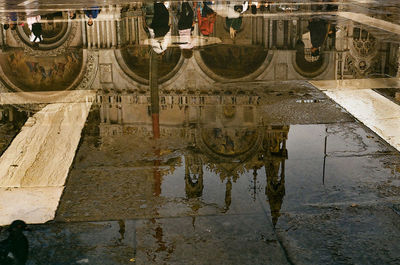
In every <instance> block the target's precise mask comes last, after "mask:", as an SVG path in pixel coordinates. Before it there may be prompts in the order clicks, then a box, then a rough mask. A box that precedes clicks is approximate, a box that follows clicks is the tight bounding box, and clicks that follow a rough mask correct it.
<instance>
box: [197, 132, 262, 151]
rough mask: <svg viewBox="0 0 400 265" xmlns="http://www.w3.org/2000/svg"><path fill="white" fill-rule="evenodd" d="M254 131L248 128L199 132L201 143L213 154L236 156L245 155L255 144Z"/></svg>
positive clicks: (256, 134) (255, 134)
mask: <svg viewBox="0 0 400 265" xmlns="http://www.w3.org/2000/svg"><path fill="white" fill-rule="evenodd" d="M258 136H259V135H258V133H257V131H256V129H254V130H252V129H249V128H246V129H238V128H204V129H202V130H201V138H202V141H203V143H204V144H205V145H206V146H207V147H208V148H209V149H210V150H211V151H212V152H213V153H215V154H217V155H222V156H236V155H241V154H245V153H246V152H248V151H249V150H250V149H252V148H253V146H254V145H255V144H256V143H257V140H258Z"/></svg>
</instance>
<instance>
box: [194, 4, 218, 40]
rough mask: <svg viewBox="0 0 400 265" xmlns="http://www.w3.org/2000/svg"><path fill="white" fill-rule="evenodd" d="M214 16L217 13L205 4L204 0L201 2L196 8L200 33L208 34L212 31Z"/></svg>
mask: <svg viewBox="0 0 400 265" xmlns="http://www.w3.org/2000/svg"><path fill="white" fill-rule="evenodd" d="M200 9H201V10H200ZM216 17H217V14H216V13H215V12H214V10H212V9H211V8H210V7H209V6H208V5H207V3H206V2H203V4H202V6H201V8H200V7H198V8H197V20H198V23H199V30H200V32H201V34H203V35H204V36H209V35H210V34H212V33H213V32H214V24H215V21H216Z"/></svg>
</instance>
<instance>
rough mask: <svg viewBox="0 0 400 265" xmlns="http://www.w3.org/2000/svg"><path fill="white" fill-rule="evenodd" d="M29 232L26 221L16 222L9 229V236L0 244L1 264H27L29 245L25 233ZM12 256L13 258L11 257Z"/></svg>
mask: <svg viewBox="0 0 400 265" xmlns="http://www.w3.org/2000/svg"><path fill="white" fill-rule="evenodd" d="M26 230H29V229H28V228H27V225H26V223H25V222H24V221H21V220H15V221H13V222H12V224H11V225H10V227H9V228H8V232H9V236H8V237H7V239H5V240H3V241H1V242H0V264H19V265H23V264H26V261H27V260H28V251H29V243H28V240H27V238H26V236H25V235H24V234H23V231H26ZM9 254H12V258H11V257H10V256H9Z"/></svg>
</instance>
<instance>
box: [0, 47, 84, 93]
mask: <svg viewBox="0 0 400 265" xmlns="http://www.w3.org/2000/svg"><path fill="white" fill-rule="evenodd" d="M0 65H1V68H2V70H3V72H4V74H5V76H6V77H7V78H8V79H9V81H10V82H11V83H12V84H13V85H15V86H16V87H18V88H19V89H21V90H23V91H60V90H65V89H67V88H68V87H69V86H70V85H71V84H72V83H73V82H74V81H75V79H76V78H77V76H78V75H79V73H80V71H81V68H82V51H79V50H69V51H66V52H64V53H63V54H60V55H57V56H30V55H27V54H25V53H24V52H23V51H22V50H12V51H8V52H7V53H3V54H2V55H1V59H0Z"/></svg>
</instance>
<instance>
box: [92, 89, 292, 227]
mask: <svg viewBox="0 0 400 265" xmlns="http://www.w3.org/2000/svg"><path fill="white" fill-rule="evenodd" d="M160 98H161V100H160V101H161V111H160V132H161V138H160V140H161V143H163V142H162V140H163V139H167V141H168V144H167V146H165V148H167V149H170V150H176V149H178V150H180V151H178V152H179V153H183V159H184V178H183V180H184V182H185V194H186V198H187V199H189V200H191V199H196V198H201V197H202V196H203V194H204V192H206V191H204V174H205V170H206V171H207V172H212V173H214V174H216V175H217V176H219V178H220V180H221V181H222V182H223V183H225V199H224V200H225V203H224V207H223V209H221V211H222V212H227V211H228V210H229V209H230V205H231V202H232V189H233V186H234V185H235V183H236V182H237V180H238V179H239V178H240V177H241V176H242V175H243V174H245V173H246V172H250V171H253V172H254V176H255V178H257V175H258V172H259V171H260V172H261V170H260V169H262V168H263V167H264V168H265V172H266V178H267V181H266V183H267V185H266V187H265V194H266V196H267V198H268V201H269V203H270V208H271V214H272V216H273V222H274V224H276V222H277V219H278V217H279V211H280V208H281V204H282V200H283V196H284V194H285V187H284V161H285V159H287V150H286V140H287V136H288V131H289V126H284V125H279V126H272V125H263V123H262V114H261V112H260V108H259V106H258V102H259V97H258V96H257V95H216V96H199V95H175V96H174V95H161V96H160ZM220 102H221V103H222V105H216V104H218V103H220ZM98 103H99V104H98V108H99V116H100V117H99V118H100V124H99V127H100V131H99V133H100V143H102V142H108V140H107V138H108V137H118V136H125V135H132V136H134V137H135V138H134V139H135V141H142V142H143V143H145V142H149V141H150V142H151V140H149V139H151V138H152V133H151V130H152V124H151V114H150V112H149V99H148V98H147V96H139V95H138V96H136V95H135V96H133V95H118V96H113V95H111V94H108V95H107V94H103V95H99V96H98ZM135 146H136V144H135ZM174 146H176V148H174ZM157 150H158V153H157V155H156V157H155V158H154V161H158V163H157V165H155V164H154V167H155V168H162V167H165V166H166V164H165V163H166V160H165V157H163V155H162V153H164V154H168V153H170V152H168V150H163V147H162V146H161V147H160V146H159V147H157ZM170 161H172V160H170ZM174 161H175V160H174ZM167 163H168V162H167ZM176 166H177V165H175V166H174V168H176ZM174 170H175V169H173V170H172V171H165V170H157V174H153V177H154V181H153V185H155V187H153V188H152V190H153V191H158V192H155V193H153V194H154V195H156V196H159V195H162V190H161V187H162V179H163V176H164V175H165V174H174ZM255 181H257V180H256V179H255ZM199 208H201V204H196V203H193V204H192V210H193V211H194V212H198V210H199Z"/></svg>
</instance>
